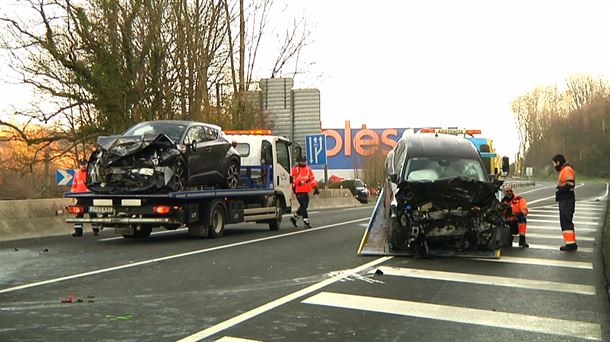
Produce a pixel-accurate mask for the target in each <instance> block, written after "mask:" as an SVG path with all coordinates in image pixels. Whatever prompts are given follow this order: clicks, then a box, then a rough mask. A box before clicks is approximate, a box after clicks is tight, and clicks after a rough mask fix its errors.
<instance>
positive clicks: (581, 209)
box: [530, 204, 606, 214]
mask: <svg viewBox="0 0 610 342" xmlns="http://www.w3.org/2000/svg"><path fill="white" fill-rule="evenodd" d="M532 210H546V211H554V212H556V213H559V207H558V206H544V207H536V209H530V211H532ZM605 210H606V209H604V208H595V207H590V208H585V207H580V206H579V205H578V204H577V205H576V208H575V210H574V214H577V213H578V214H582V213H591V214H599V212H600V211H605Z"/></svg>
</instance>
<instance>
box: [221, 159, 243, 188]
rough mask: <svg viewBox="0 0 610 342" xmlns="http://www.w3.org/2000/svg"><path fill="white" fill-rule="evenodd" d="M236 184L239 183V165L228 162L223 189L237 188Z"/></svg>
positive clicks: (234, 162)
mask: <svg viewBox="0 0 610 342" xmlns="http://www.w3.org/2000/svg"><path fill="white" fill-rule="evenodd" d="M237 182H239V163H237V162H236V161H230V162H229V166H228V167H227V172H226V173H225V183H224V187H225V188H227V189H235V188H237Z"/></svg>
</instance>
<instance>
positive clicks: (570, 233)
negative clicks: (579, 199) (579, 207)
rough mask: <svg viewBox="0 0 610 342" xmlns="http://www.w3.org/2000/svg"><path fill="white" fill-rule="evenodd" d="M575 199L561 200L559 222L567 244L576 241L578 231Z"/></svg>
mask: <svg viewBox="0 0 610 342" xmlns="http://www.w3.org/2000/svg"><path fill="white" fill-rule="evenodd" d="M575 205H576V200H575V199H565V200H560V201H559V224H560V225H561V233H562V234H563V240H564V242H565V243H566V244H571V243H576V233H575V232H574V222H573V221H572V219H573V218H574V208H575Z"/></svg>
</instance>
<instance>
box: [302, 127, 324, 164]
mask: <svg viewBox="0 0 610 342" xmlns="http://www.w3.org/2000/svg"><path fill="white" fill-rule="evenodd" d="M305 145H306V147H307V163H308V164H309V165H324V164H326V135H324V134H310V135H306V136H305Z"/></svg>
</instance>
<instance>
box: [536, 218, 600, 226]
mask: <svg viewBox="0 0 610 342" xmlns="http://www.w3.org/2000/svg"><path fill="white" fill-rule="evenodd" d="M527 222H539V223H556V224H559V220H538V219H531V220H530V219H527ZM574 224H575V225H579V224H584V225H587V226H597V225H599V223H597V222H586V221H574Z"/></svg>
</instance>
